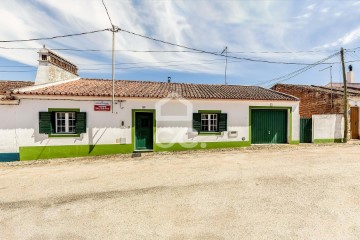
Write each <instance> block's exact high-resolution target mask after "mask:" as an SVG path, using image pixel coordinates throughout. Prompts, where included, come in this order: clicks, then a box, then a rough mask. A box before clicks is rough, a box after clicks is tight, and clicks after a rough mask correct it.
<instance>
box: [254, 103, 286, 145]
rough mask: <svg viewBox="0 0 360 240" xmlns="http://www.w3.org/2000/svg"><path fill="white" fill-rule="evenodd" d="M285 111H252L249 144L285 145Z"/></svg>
mask: <svg viewBox="0 0 360 240" xmlns="http://www.w3.org/2000/svg"><path fill="white" fill-rule="evenodd" d="M287 119H288V117H287V110H286V109H252V110H251V143H254V144H261V143H263V144H266V143H287Z"/></svg>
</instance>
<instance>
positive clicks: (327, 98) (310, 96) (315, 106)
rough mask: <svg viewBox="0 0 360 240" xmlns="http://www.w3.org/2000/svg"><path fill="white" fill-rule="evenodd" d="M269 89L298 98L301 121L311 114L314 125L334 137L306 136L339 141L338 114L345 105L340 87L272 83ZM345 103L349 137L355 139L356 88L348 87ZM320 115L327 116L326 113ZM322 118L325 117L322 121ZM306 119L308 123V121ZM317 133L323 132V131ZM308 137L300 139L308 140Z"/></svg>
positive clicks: (359, 101) (359, 91)
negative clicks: (347, 112)
mask: <svg viewBox="0 0 360 240" xmlns="http://www.w3.org/2000/svg"><path fill="white" fill-rule="evenodd" d="M271 89H273V90H275V91H279V92H282V93H286V94H290V95H292V96H295V97H297V98H299V99H300V110H299V114H300V118H301V119H302V121H304V124H306V121H307V120H309V119H312V118H313V119H314V118H315V119H316V120H317V121H320V123H319V124H316V126H319V127H321V130H322V131H321V132H327V133H328V135H327V136H335V137H334V138H332V137H331V138H317V137H316V136H312V139H311V137H310V138H308V137H307V139H309V140H311V141H312V142H333V141H336V142H339V141H342V138H343V136H344V134H343V131H342V129H343V125H344V122H343V119H342V116H343V114H344V106H345V105H344V89H343V88H342V87H334V86H333V87H327V86H325V87H324V86H314V85H311V86H309V85H293V84H276V85H274V86H273V87H272V88H271ZM348 106H349V107H350V108H349V109H350V113H349V121H350V123H349V126H350V129H349V130H350V136H351V138H352V139H359V130H360V129H359V106H360V89H356V88H349V89H348ZM323 115H329V116H328V117H326V116H323ZM330 115H332V116H330ZM320 119H321V120H320ZM325 119H327V120H326V121H325ZM308 122H309V124H311V121H308ZM325 122H326V124H325ZM326 126H328V127H326ZM309 127H310V126H309ZM315 130H317V129H315V128H314V131H315ZM330 133H331V134H330ZM334 134H335V135H334ZM320 135H322V136H325V135H324V134H320ZM309 140H307V141H306V140H304V141H305V142H309Z"/></svg>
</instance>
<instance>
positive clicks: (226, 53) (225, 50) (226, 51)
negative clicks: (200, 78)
mask: <svg viewBox="0 0 360 240" xmlns="http://www.w3.org/2000/svg"><path fill="white" fill-rule="evenodd" d="M224 52H225V85H226V84H227V81H226V71H227V55H228V47H227V46H226V47H225V49H224V50H223V51H222V52H221V54H223V53H224Z"/></svg>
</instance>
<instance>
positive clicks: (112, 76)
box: [110, 25, 119, 113]
mask: <svg viewBox="0 0 360 240" xmlns="http://www.w3.org/2000/svg"><path fill="white" fill-rule="evenodd" d="M110 31H111V32H112V50H111V52H112V64H111V79H112V94H111V112H112V113H115V111H114V105H115V33H116V32H118V31H119V28H118V27H117V26H115V25H112V28H111V29H110Z"/></svg>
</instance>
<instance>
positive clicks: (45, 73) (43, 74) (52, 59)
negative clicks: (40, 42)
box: [35, 45, 78, 85]
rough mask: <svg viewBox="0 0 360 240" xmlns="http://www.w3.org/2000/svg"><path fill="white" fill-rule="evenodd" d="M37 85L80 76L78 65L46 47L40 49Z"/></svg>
mask: <svg viewBox="0 0 360 240" xmlns="http://www.w3.org/2000/svg"><path fill="white" fill-rule="evenodd" d="M38 53H39V60H38V61H39V66H38V69H37V72H36V78H35V85H38V84H44V83H53V82H58V81H64V80H70V79H74V78H77V77H78V74H77V71H78V69H77V66H76V65H75V64H73V63H71V62H69V61H68V60H66V59H65V58H63V57H60V56H59V55H57V54H56V53H54V52H52V51H50V50H49V49H47V48H45V45H44V47H43V48H42V49H40V50H39V52H38Z"/></svg>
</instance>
